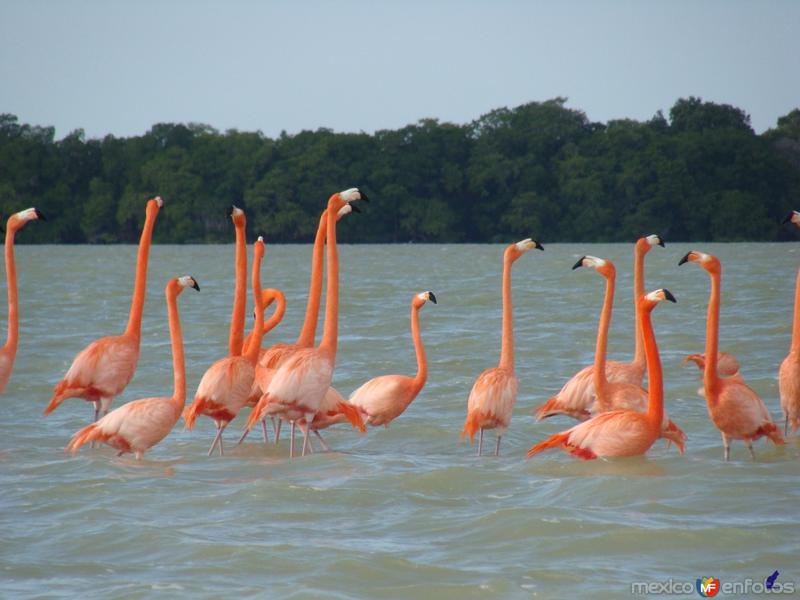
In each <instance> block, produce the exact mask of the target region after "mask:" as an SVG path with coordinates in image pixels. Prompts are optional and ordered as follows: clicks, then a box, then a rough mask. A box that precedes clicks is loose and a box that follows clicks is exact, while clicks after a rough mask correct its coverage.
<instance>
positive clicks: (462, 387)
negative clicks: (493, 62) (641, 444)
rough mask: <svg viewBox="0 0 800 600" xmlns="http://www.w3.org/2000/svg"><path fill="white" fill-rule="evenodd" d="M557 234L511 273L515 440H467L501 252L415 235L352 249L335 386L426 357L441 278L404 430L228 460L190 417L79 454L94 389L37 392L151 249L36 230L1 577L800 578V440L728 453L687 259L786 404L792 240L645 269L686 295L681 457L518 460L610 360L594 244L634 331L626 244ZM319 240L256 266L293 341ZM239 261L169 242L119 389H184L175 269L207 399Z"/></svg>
mask: <svg viewBox="0 0 800 600" xmlns="http://www.w3.org/2000/svg"><path fill="white" fill-rule="evenodd" d="M543 242H544V244H545V246H546V251H545V252H530V253H529V254H527V255H526V256H524V257H522V258H521V259H520V260H519V261H518V262H517V263H516V265H515V267H514V273H513V279H514V281H513V288H514V304H515V315H514V316H515V327H516V350H517V352H516V365H517V374H518V377H519V380H520V394H519V398H518V401H517V405H516V409H515V414H514V419H513V421H512V424H511V428H510V430H509V432H508V434H507V435H506V437H504V439H503V447H502V455H501V456H500V457H499V458H494V457H482V458H480V459H479V458H477V457H476V456H475V455H474V453H475V448H474V447H470V446H468V445H467V444H464V443H460V442H459V436H458V434H459V432H460V430H461V426H462V424H463V420H464V416H465V410H466V398H467V394H468V392H469V389H470V387H471V385H472V382H473V381H474V379H475V377H476V376H477V375H478V374H479V373H480V372H481V371H482V370H483V369H485V368H486V367H489V366H493V365H495V364H496V363H497V360H498V355H499V340H500V316H501V315H500V295H499V286H500V271H501V256H502V250H503V248H502V247H501V246H472V245H466V246H455V245H453V246H448V245H441V246H438V245H434V246H424V245H403V246H343V247H341V258H342V283H341V310H342V315H341V321H340V340H339V341H340V343H339V355H338V362H337V368H336V373H335V376H334V383H335V386H336V387H337V388H338V389H339V390H340V391H341V392H342V393H344V394H345V395H347V394H349V393H350V392H351V391H352V390H354V389H355V388H356V387H358V386H359V385H360V384H361V383H362V382H364V381H365V380H366V379H368V378H370V377H373V376H375V375H379V374H384V373H413V371H414V369H415V361H414V354H413V348H412V345H411V339H410V334H409V321H408V311H409V302H410V299H411V296H412V294H414V293H417V292H419V291H423V290H428V289H429V290H433V291H434V292H435V293H436V296H437V299H438V300H439V304H438V305H432V304H430V303H429V304H427V305H426V306H425V307H424V308H423V310H422V315H421V320H422V335H423V339H424V341H425V344H426V348H427V350H428V357H429V360H430V374H429V380H428V383H427V385H426V387H425V389H424V390H423V391H422V393H421V395H420V396H419V397H418V398H417V400H415V402H414V403H413V404H412V405H411V407H410V408H409V409H408V410H407V411H406V413H405V414H403V415H402V416H401V417H400V418H398V419H397V420H396V421H395V422H394V423H392V425H391V426H390V427H389V428H388V429H383V428H379V429H374V430H370V431H369V432H368V433H367V434H363V435H362V434H359V433H357V432H355V431H353V430H351V429H349V428H348V427H344V426H339V427H338V428H335V429H331V430H328V433H327V434H326V439H327V441H328V443H329V444H330V445H331V446H332V447H333V449H334V452H331V453H318V454H315V455H313V456H311V457H307V458H303V459H295V460H293V461H290V460H289V459H288V448H287V445H286V442H285V441H284V442H282V444H281V446H280V447H275V446H274V445H271V444H270V445H267V446H265V445H264V444H263V443H262V442H260V441H259V439H258V436H252V439H251V440H249V441H248V442H247V443H245V444H244V445H242V446H240V447H234V446H233V444H234V443H235V440H236V438H237V437H238V435H239V431H240V427H241V423H242V422H243V419H242V418H241V417H240V418H239V419H237V420H236V421H234V423H232V425H231V427H230V428H229V432H228V433H227V435H226V440H227V442H228V444H227V450H228V452H227V454H226V456H224V457H221V458H220V457H217V456H214V457H212V458H207V457H206V455H205V452H206V449H207V448H208V446H209V444H210V442H211V438H212V436H213V433H212V432H213V425H212V423H211V422H210V421H209V420H207V419H202V420H200V422H199V425H198V427H197V428H196V429H195V431H193V432H183V431H181V430H180V424H179V426H178V427H177V428H176V430H175V431H173V432H172V434H170V435H169V436H168V437H167V438H166V439H165V440H163V441H162V442H161V444H159V445H158V446H156V447H155V448H154V449H153V450H152V451H150V452H148V453H147V454H146V455H145V459H144V460H143V461H140V462H137V461H135V460H133V459H132V458H117V457H116V456H115V453H114V451H113V450H112V449H110V448H107V447H103V448H99V449H94V450H92V449H89V448H83V449H82V450H81V451H80V453H79V454H78V455H77V456H75V457H70V456H67V455H65V454H64V452H63V448H64V446H65V445H66V443H67V441H68V440H69V437H70V436H71V435H72V433H74V432H75V431H76V430H78V429H79V428H80V427H82V426H84V425H85V424H86V423H87V422H88V421H89V419H90V417H91V405H90V404H89V403H86V402H84V401H82V400H77V399H73V400H68V401H66V402H65V403H64V404H63V405H62V406H61V407H60V408H59V409H58V410H57V411H56V412H55V413H53V414H52V415H50V416H49V417H47V418H44V417H42V414H41V413H42V409H43V408H44V406H45V405H46V404H47V402H48V401H49V399H50V393H51V390H52V387H53V385H54V384H55V383H56V382H57V381H58V380H59V379H60V377H61V376H62V375H63V374H64V372H65V371H66V369H67V367H68V366H69V364H70V362H71V360H72V358H73V357H74V355H75V353H76V352H77V351H78V350H80V349H81V348H83V347H84V346H85V345H86V344H87V343H88V342H89V341H91V340H93V339H95V338H97V337H100V336H102V335H108V334H113V333H119V332H121V331H122V329H123V328H124V324H125V321H126V319H127V314H128V308H129V302H130V293H131V288H132V276H133V270H134V261H135V253H136V249H135V247H125V246H123V247H67V246H38V247H31V246H27V247H26V246H21V247H18V249H17V262H18V270H19V278H20V299H21V314H22V316H21V327H20V329H21V343H20V349H19V353H18V357H17V364H16V368H15V372H14V375H13V377H12V379H11V382H10V383H9V385H8V387H7V390H6V393H5V395H4V396H3V397H2V398H0V402H2V405H3V408H4V411H3V413H4V418H3V420H2V424H1V425H0V433H1V434H2V435H1V436H0V490H2V491H1V492H0V498H1V500H0V526H2V532H3V533H2V541H3V543H2V544H1V545H0V590H2V593H0V596H2V597H4V598H5V597H9V598H11V597H13V598H45V597H46V598H77V597H80V598H98V599H99V598H103V599H107V598H126V599H127V598H162V597H163V598H220V597H226V598H227V597H237V598H317V597H328V598H341V599H345V598H348V599H349V598H473V597H474V598H478V597H480V598H568V597H576V598H588V597H592V598H609V599H611V598H626V597H634V596H632V594H631V589H632V588H631V586H632V584H634V583H635V582H645V583H651V582H665V581H668V580H670V579H672V580H674V581H675V582H681V583H684V582H686V583H691V584H692V585H694V581H695V579H696V578H698V577H703V576H715V577H719V578H720V580H721V581H722V582H723V583H726V582H742V581H744V580H746V579H748V578H751V579H754V580H758V581H763V579H764V578H765V577H766V576H767V575H769V574H770V573H772V572H773V571H774V570H778V571H780V573H781V574H780V578H779V580H778V581H779V582H784V583H786V582H793V581H800V569H799V568H798V567H797V564H796V563H797V561H796V557H797V553H798V549H799V548H798V542H797V535H798V533H800V529H798V526H797V510H798V508H797V507H798V501H800V488H798V485H797V481H798V475H800V466H799V463H798V460H797V459H798V455H799V454H800V451H798V445H797V442H796V440H795V438H792V439H791V441H790V442H789V443H788V444H787V446H785V447H784V448H775V447H773V446H771V445H767V444H766V443H765V442H763V441H760V442H758V443H757V444H756V453H757V455H758V460H757V461H756V462H752V461H751V460H750V459H749V455H748V453H747V450H746V449H745V448H744V446H743V445H742V444H741V443H740V442H734V446H733V449H732V460H731V462H730V463H727V464H726V463H724V462H723V461H722V444H721V441H720V437H719V433H718V432H717V431H716V429H715V428H714V427H713V425H712V424H711V423H710V421H709V419H708V416H707V412H706V408H705V404H704V401H703V400H702V399H701V398H700V397H698V396H697V394H696V390H697V387H698V386H699V376H698V372H697V371H696V369H694V368H689V367H686V366H683V365H682V363H681V361H682V358H683V356H684V355H685V354H687V353H690V352H698V351H702V348H703V343H704V331H705V329H704V328H705V309H706V301H707V297H708V276H707V275H706V273H705V272H703V271H702V270H701V269H699V268H698V267H697V266H696V265H684V266H681V267H678V266H677V263H678V260H679V259H680V258H681V257H682V256H683V255H684V254H685V253H686V252H687V251H688V250H690V249H693V248H696V249H698V250H703V251H707V252H712V253H715V254H717V255H718V256H719V257H720V259H721V260H722V262H723V306H722V319H721V327H722V331H721V340H720V341H721V348H722V349H723V350H727V351H730V352H733V353H734V354H735V355H736V356H737V357H738V358H739V360H740V362H741V364H742V372H743V374H744V376H745V378H746V380H747V381H748V383H749V384H750V385H751V386H752V387H753V388H755V389H756V390H757V391H758V392H759V393H760V394H761V395H762V397H763V398H764V400H765V402H766V404H767V406H768V407H769V409H770V410H771V412H772V414H773V417H774V418H775V419H776V420H777V419H780V410H779V404H778V396H777V394H778V390H777V380H776V376H777V370H778V365H779V364H780V361H781V360H782V359H783V357H784V356H785V355H786V352H787V351H788V348H789V343H790V334H791V316H792V304H793V294H794V277H795V272H796V269H797V267H798V264H800V246H799V245H795V244H783V245H777V244H731V245H715V244H702V245H691V244H670V243H669V241H667V248H665V249H661V248H655V249H654V250H653V251H652V252H651V253H650V254H649V255H648V258H647V282H648V284H647V287H648V289H654V288H656V287H667V288H669V289H670V290H671V291H672V292H673V293H674V294H675V295H676V296H677V298H678V304H677V305H671V304H667V303H664V304H662V305H660V306H659V307H658V308H657V309H656V312H655V313H654V319H653V320H654V325H655V329H656V335H657V338H658V342H659V345H660V348H661V352H662V361H663V365H664V372H665V373H664V374H665V386H666V394H665V395H666V402H667V408H668V410H669V413H670V416H671V417H672V419H673V420H674V421H675V422H676V423H678V424H679V425H680V426H681V427H682V428H683V429H684V430H685V432H686V434H687V436H688V441H687V449H686V455H685V456H679V455H678V454H677V453H676V451H675V450H674V449H672V450H667V449H666V448H665V446H664V444H663V443H661V442H659V443H657V444H656V446H655V447H654V448H652V449H651V451H650V452H649V453H648V455H647V457H645V458H633V459H625V460H608V461H606V460H597V461H590V462H582V461H578V460H576V459H574V458H572V457H570V456H567V455H565V454H563V453H560V452H550V453H547V454H543V455H540V456H538V457H536V458H535V459H533V460H530V461H525V460H524V457H525V452H526V450H527V449H528V448H529V447H530V446H531V445H532V444H533V443H535V442H537V441H541V440H542V439H544V438H545V437H546V436H548V435H550V434H551V433H554V432H556V431H559V430H562V429H565V428H566V427H568V426H570V425H571V423H570V422H568V421H567V420H565V419H551V420H549V421H548V422H545V423H535V422H534V419H533V417H532V416H531V410H532V409H533V408H534V407H536V406H537V405H539V404H541V403H542V402H544V401H545V400H546V399H547V398H549V397H550V396H551V395H552V394H553V393H555V392H556V391H557V390H558V389H559V388H560V386H561V385H562V384H563V383H564V381H566V380H567V379H568V378H569V377H570V376H572V374H574V373H575V372H576V371H577V370H578V369H579V368H581V367H583V366H584V365H586V364H588V363H590V362H591V361H592V357H593V351H594V338H595V332H596V323H597V314H598V312H599V309H600V303H601V300H602V291H603V280H602V278H600V277H599V276H598V275H597V274H596V273H594V272H592V271H589V270H588V269H580V270H577V271H571V270H570V267H571V266H572V265H573V264H574V262H575V261H576V259H577V258H579V257H580V256H581V255H583V254H593V255H597V256H601V257H605V258H610V259H612V260H614V261H615V262H616V265H617V270H618V288H617V289H618V294H617V301H616V303H615V313H614V321H613V323H612V330H611V340H610V354H611V356H612V357H613V358H615V359H621V360H628V359H629V357H630V356H631V354H632V348H633V327H632V325H633V323H632V308H631V295H632V294H631V262H632V246H630V245H619V244H614V245H572V244H553V245H548V244H547V242H546V240H543ZM309 256H310V248H309V247H307V246H268V247H267V254H266V258H265V266H264V270H263V283H264V285H265V286H273V287H279V288H281V289H283V290H284V292H285V293H286V295H287V298H288V309H287V314H286V318H285V319H284V323H282V324H281V326H280V327H279V328H277V329H276V330H274V331H273V332H272V334H270V335H269V336H268V338H267V339H266V340H265V344H270V343H274V342H279V341H292V340H293V339H294V338H295V337H296V335H297V333H298V331H299V328H300V320H301V318H302V315H303V311H304V308H305V293H306V290H307V285H308V268H309V267H308V260H309ZM232 263H233V246H232V245H231V246H156V247H154V248H153V251H152V257H151V270H150V274H149V279H148V280H149V287H148V298H147V304H146V306H145V317H144V324H143V340H142V354H141V358H140V361H139V368H138V371H137V373H136V376H135V377H134V379H133V381H132V382H131V384H130V385H129V386H128V388H127V390H126V391H125V392H124V393H123V395H122V396H121V397H119V398H117V399H116V400H115V403H114V406H119V405H121V404H122V403H124V402H127V401H129V400H132V399H135V398H139V397H146V396H151V395H168V394H170V393H171V389H172V372H171V362H170V361H171V359H170V347H169V336H168V330H167V321H166V310H165V306H164V300H163V288H164V284H165V283H166V281H167V279H168V278H169V277H172V276H175V275H182V274H190V275H193V276H194V277H196V278H197V280H198V282H199V283H200V287H201V290H202V291H201V292H200V293H199V294H195V293H186V294H184V295H182V296H181V298H180V311H181V318H182V321H183V327H184V337H185V344H186V354H187V370H188V373H187V377H188V382H189V395H190V397H191V396H193V393H194V390H195V389H196V386H197V383H198V381H199V380H200V377H201V375H202V373H203V372H204V370H205V369H206V368H207V367H208V366H209V365H210V364H211V363H212V362H213V361H214V360H216V359H217V358H219V357H221V356H223V355H224V354H225V352H226V349H227V325H228V319H229V318H230V304H231V299H232V285H233V274H232ZM3 281H5V279H4V278H3ZM2 310H3V311H4V310H5V309H4V308H3V309H2ZM248 323H249V319H248ZM487 444H488V445H489V447H490V448H491V447H493V444H494V438H493V435H492V434H489V437H488V442H487ZM677 597H681V596H677ZM683 597H698V596H697V594H696V592H692V593H691V594H690V595H688V596H683ZM730 597H733V596H730ZM740 597H741V596H740Z"/></svg>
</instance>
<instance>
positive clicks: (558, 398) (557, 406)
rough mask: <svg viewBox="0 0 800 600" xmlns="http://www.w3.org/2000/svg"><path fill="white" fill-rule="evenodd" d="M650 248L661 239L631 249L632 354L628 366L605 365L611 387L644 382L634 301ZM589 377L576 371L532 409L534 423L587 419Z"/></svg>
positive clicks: (590, 368) (588, 371)
mask: <svg viewBox="0 0 800 600" xmlns="http://www.w3.org/2000/svg"><path fill="white" fill-rule="evenodd" d="M653 246H661V247H662V248H663V247H664V240H663V239H662V238H661V236H659V235H655V234H652V235H647V236H643V237H640V238H639V239H638V240H636V243H635V244H634V247H633V306H634V323H635V329H634V332H635V333H634V342H635V345H634V354H633V360H632V361H631V362H629V363H622V362H617V361H613V360H610V361H607V362H606V377H608V380H609V381H610V382H612V383H629V384H631V385H638V386H641V385H642V380H643V379H644V372H645V360H644V347H643V345H642V336H641V331H640V328H639V313H638V311H639V304H638V298H639V297H640V296H642V295H643V294H644V288H645V282H644V259H645V256H646V255H647V253H648V252H650V250H651V249H652V248H653ZM593 373H594V365H593V364H591V365H587V366H586V367H584V368H583V369H581V370H580V371H578V372H577V373H576V374H575V375H574V376H573V377H572V378H571V379H570V380H569V381H567V383H565V384H564V386H563V387H562V388H561V390H560V391H559V392H558V393H557V394H556V395H555V396H553V397H552V398H550V399H549V400H548V401H547V402H545V403H544V404H543V405H542V406H540V407H539V408H537V409H536V413H535V414H536V420H537V421H541V420H543V419H546V418H548V417H552V416H555V415H566V416H568V417H572V418H573V419H578V420H579V421H585V420H586V419H588V418H590V417H591V416H592V414H593V413H592V406H593V405H594V403H595V389H594V382H593Z"/></svg>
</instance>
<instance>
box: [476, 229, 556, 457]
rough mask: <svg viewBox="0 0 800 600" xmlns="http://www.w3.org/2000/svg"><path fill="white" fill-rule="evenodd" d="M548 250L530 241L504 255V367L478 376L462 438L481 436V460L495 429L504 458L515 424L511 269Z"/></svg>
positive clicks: (479, 450) (496, 453)
mask: <svg viewBox="0 0 800 600" xmlns="http://www.w3.org/2000/svg"><path fill="white" fill-rule="evenodd" d="M532 248H538V249H539V250H544V248H543V247H542V245H541V244H540V243H539V242H536V241H533V240H532V239H530V238H527V239H524V240H522V241H521V242H517V243H516V244H511V245H510V246H508V247H507V248H506V250H505V252H504V253H503V325H502V327H503V338H502V345H501V350H500V364H499V365H498V366H497V367H493V368H490V369H486V370H485V371H484V372H483V373H481V374H480V375H478V378H477V379H476V380H475V383H474V384H472V390H471V391H470V393H469V398H468V400H467V418H466V420H465V421H464V429H463V430H462V432H461V437H462V438H463V437H464V436H465V435H468V436H469V440H470V443H472V440H473V438H474V437H475V433H476V432H478V456H480V455H481V453H482V451H483V431H484V429H495V430H496V436H497V441H496V443H495V447H494V454H495V456H499V455H500V440H501V439H502V437H503V434H504V433H505V432H506V429H508V426H509V424H510V423H511V414H512V412H513V410H514V403H515V402H516V400H517V388H518V383H517V376H516V374H515V373H514V325H513V323H512V306H511V266H512V265H513V264H514V262H515V261H516V260H517V259H518V258H519V257H520V256H522V255H523V254H525V253H526V252H527V251H528V250H531V249H532Z"/></svg>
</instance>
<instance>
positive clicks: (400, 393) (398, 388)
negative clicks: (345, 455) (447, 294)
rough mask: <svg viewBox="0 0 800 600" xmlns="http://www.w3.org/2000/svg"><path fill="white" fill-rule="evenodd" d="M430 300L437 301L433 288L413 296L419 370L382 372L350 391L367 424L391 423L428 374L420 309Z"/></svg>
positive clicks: (414, 333)
mask: <svg viewBox="0 0 800 600" xmlns="http://www.w3.org/2000/svg"><path fill="white" fill-rule="evenodd" d="M428 300H430V301H431V302H433V303H434V304H436V296H435V295H434V293H433V292H422V293H420V294H415V295H414V296H413V297H412V298H411V337H412V339H413V340H414V350H415V352H416V355H417V374H416V375H415V376H414V377H409V376H407V375H381V376H380V377H375V378H373V379H370V380H369V381H367V382H366V383H364V384H363V385H361V387H359V388H358V389H357V390H356V391H354V392H353V393H352V394H351V395H350V404H352V405H353V406H355V407H356V409H358V411H359V412H360V413H361V414H362V416H363V418H364V420H365V421H366V423H367V424H368V425H375V426H377V425H384V426H386V427H388V426H389V423H391V422H392V421H393V420H394V419H396V418H397V417H399V416H400V415H401V414H402V413H403V412H404V411H405V410H406V409H407V408H408V406H409V404H411V402H412V401H413V400H414V398H416V397H417V395H418V394H419V392H420V390H422V387H423V386H424V385H425V381H426V380H427V378H428V360H427V357H426V356H425V348H424V346H423V345H422V337H421V336H420V332H419V310H420V308H422V307H423V306H424V304H425V303H426V302H427V301H428Z"/></svg>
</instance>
